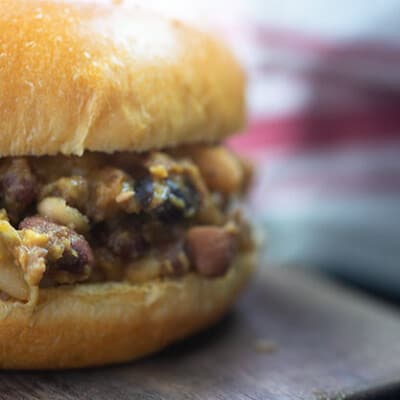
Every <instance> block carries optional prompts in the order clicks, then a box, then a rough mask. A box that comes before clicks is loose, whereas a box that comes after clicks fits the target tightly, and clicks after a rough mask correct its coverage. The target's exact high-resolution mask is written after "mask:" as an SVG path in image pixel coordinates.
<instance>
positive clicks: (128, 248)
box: [0, 146, 252, 287]
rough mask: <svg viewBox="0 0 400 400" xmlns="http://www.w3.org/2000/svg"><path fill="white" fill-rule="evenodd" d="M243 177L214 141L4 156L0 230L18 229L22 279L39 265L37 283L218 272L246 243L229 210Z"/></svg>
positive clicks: (243, 227) (240, 165)
mask: <svg viewBox="0 0 400 400" xmlns="http://www.w3.org/2000/svg"><path fill="white" fill-rule="evenodd" d="M250 173H251V170H250V168H249V167H248V165H247V164H246V163H245V162H243V161H242V160H240V159H239V158H237V157H236V156H234V155H233V154H232V153H231V152H230V151H228V150H227V149H225V148H224V147H222V146H190V147H182V148H178V149H174V150H170V151H164V152H160V151H152V152H148V153H143V154H133V153H118V154H108V155H107V154H103V153H90V152H88V153H85V154H84V155H83V156H81V157H77V156H76V157H75V156H73V157H65V156H46V157H18V158H5V159H2V160H0V208H1V212H0V222H2V225H1V227H2V228H1V232H2V235H5V236H4V237H6V236H7V235H6V233H4V232H5V230H4V226H9V227H10V228H9V229H10V230H13V232H18V236H19V237H20V238H21V241H20V242H18V243H20V245H19V247H18V248H17V247H15V248H14V250H13V251H14V253H13V254H16V257H18V260H19V261H20V263H21V265H25V267H24V268H23V269H24V271H25V275H27V274H28V275H29V273H31V274H32V273H34V272H35V271H34V268H32V265H33V266H35V265H40V266H41V270H40V271H41V272H40V273H39V272H38V271H36V272H35V273H36V275H34V276H35V279H36V282H37V284H38V285H40V286H41V287H50V286H55V285H59V284H71V283H76V282H102V281H121V280H127V281H130V282H145V281H147V280H150V279H155V278H163V277H168V276H181V275H183V274H185V273H187V272H189V271H194V272H197V273H199V274H201V275H203V276H206V277H209V278H212V277H217V276H221V275H223V274H225V273H226V271H227V269H228V268H229V265H230V264H231V262H232V259H233V257H234V256H235V254H236V253H237V252H238V251H240V250H247V249H249V248H251V245H252V243H251V238H250V234H249V229H248V226H247V224H246V223H245V222H244V221H243V219H242V217H241V216H240V213H239V212H238V211H237V210H235V204H237V203H238V199H240V197H241V195H242V194H243V193H244V192H245V191H246V187H247V184H248V181H249V176H250ZM4 224H6V225H4ZM14 229H15V231H14ZM9 236H10V235H8V237H9ZM2 237H3V236H2ZM16 249H17V250H16ZM29 263H30V264H29ZM28 264H29V265H30V266H29V265H28ZM43 266H44V267H43ZM32 271H33V272H32ZM32 276H33V275H32Z"/></svg>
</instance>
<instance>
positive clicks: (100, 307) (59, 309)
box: [0, 254, 253, 369]
mask: <svg viewBox="0 0 400 400" xmlns="http://www.w3.org/2000/svg"><path fill="white" fill-rule="evenodd" d="M252 266H253V256H252V254H242V255H240V256H238V257H237V259H236V260H235V262H234V264H233V265H232V267H231V268H230V270H229V272H228V273H227V275H225V276H224V277H221V278H216V279H207V278H204V277H201V276H199V275H197V274H189V275H187V276H185V277H183V278H181V279H175V280H172V279H169V280H163V281H154V282H150V283H148V284H142V285H129V284H125V283H107V284H90V285H85V284H80V285H75V286H72V287H63V288H55V289H44V290H41V294H40V302H39V304H38V305H37V306H36V307H35V308H33V309H29V308H28V307H26V306H23V305H20V304H15V303H14V304H13V303H8V302H4V301H0V368H8V369H34V368H41V369H50V368H51V369H54V368H76V367H87V366H94V365H103V364H108V363H115V362H121V361H128V360H132V359H134V358H138V357H141V356H144V355H146V354H149V353H153V352H155V351H157V350H160V349H161V348H163V347H165V346H166V345H168V344H169V343H171V342H173V341H175V340H178V339H182V338H184V337H186V336H188V335H189V334H192V333H194V332H196V331H198V330H200V329H202V328H204V327H206V326H207V325H209V324H211V323H213V322H215V321H216V320H217V319H218V318H220V317H221V316H222V314H223V313H224V312H225V311H226V310H227V309H228V308H229V306H230V305H231V303H232V302H233V301H234V299H235V298H236V296H237V294H238V292H239V290H240V289H241V288H242V286H243V285H244V284H245V283H246V282H247V279H248V277H249V275H250V273H251V271H252Z"/></svg>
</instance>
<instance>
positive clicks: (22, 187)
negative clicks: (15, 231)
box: [0, 158, 38, 222]
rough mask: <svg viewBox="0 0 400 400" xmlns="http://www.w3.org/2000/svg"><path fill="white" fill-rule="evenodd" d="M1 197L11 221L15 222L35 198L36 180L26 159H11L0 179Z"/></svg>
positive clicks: (36, 191)
mask: <svg viewBox="0 0 400 400" xmlns="http://www.w3.org/2000/svg"><path fill="white" fill-rule="evenodd" d="M0 184H1V185H0V186H1V197H2V200H3V203H4V207H5V208H6V210H7V212H8V215H9V217H10V219H11V221H13V222H16V221H18V219H19V218H20V217H21V214H22V213H23V212H24V211H25V210H26V209H27V208H28V207H29V206H30V205H31V204H32V202H33V201H34V200H35V198H36V196H37V193H38V190H37V186H38V182H37V179H36V177H35V175H34V174H33V173H32V171H31V169H30V167H29V164H28V161H27V160H25V159H23V158H17V159H13V160H12V161H11V163H10V165H9V167H8V168H7V169H6V171H5V172H4V174H3V176H2V177H1V179H0Z"/></svg>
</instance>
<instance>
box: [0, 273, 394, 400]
mask: <svg viewBox="0 0 400 400" xmlns="http://www.w3.org/2000/svg"><path fill="white" fill-rule="evenodd" d="M0 398H1V399H13V400H14V399H42V398H49V399H88V400H89V399H90V400H91V399H107V400H108V399H174V400H181V399H182V400H183V399H187V400H198V399H221V400H222V399H227V400H228V399H229V400H245V399H247V400H248V399H257V400H258V399H267V400H268V399H274V400H275V399H279V400H280V399H285V400H286V399H288V400H294V399H296V400H300V399H301V400H303V399H304V400H306V399H307V400H308V399H315V400H322V399H331V398H332V399H352V400H354V399H378V398H379V399H398V398H399V399H400V312H399V310H397V309H396V307H394V306H389V305H386V304H384V303H379V302H377V301H375V300H372V299H370V298H368V297H367V296H366V295H362V294H360V293H357V292H353V291H350V290H349V289H345V288H343V287H341V286H339V285H337V284H334V283H331V282H329V281H325V280H323V279H321V278H319V277H317V276H312V275H309V274H307V273H305V272H304V271H301V270H287V269H274V268H271V269H266V270H265V271H264V270H262V271H259V272H258V274H257V276H256V278H255V279H253V282H252V283H251V284H250V286H249V288H248V291H247V292H246V293H245V294H244V295H243V296H242V298H241V299H240V301H239V303H238V305H237V306H236V307H235V309H234V311H233V312H232V313H230V314H229V315H228V316H227V317H226V318H225V319H224V320H223V321H222V322H221V323H219V324H218V325H217V326H215V327H214V328H212V329H211V330H209V331H207V332H204V333H203V334H201V335H199V336H197V337H195V338H192V339H190V340H188V341H186V342H184V343H183V344H180V345H176V346H173V347H171V348H169V349H168V350H166V351H164V352H163V353H162V354H159V355H157V356H153V357H151V358H149V359H147V360H143V361H138V362H133V363H131V364H126V365H120V366H114V367H106V368H98V369H89V370H82V371H63V372H33V373H31V372H22V373H21V372H3V373H1V374H0Z"/></svg>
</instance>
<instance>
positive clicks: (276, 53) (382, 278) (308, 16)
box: [146, 0, 400, 291]
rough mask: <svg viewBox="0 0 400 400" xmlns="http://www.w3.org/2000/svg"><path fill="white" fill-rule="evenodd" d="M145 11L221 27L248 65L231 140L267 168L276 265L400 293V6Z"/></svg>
mask: <svg viewBox="0 0 400 400" xmlns="http://www.w3.org/2000/svg"><path fill="white" fill-rule="evenodd" d="M146 5H147V6H152V7H155V8H157V9H159V10H160V9H161V10H162V11H164V12H166V13H169V14H172V15H175V16H180V17H184V18H185V19H189V20H190V21H191V22H195V23H197V24H199V25H202V26H205V25H207V27H208V28H211V29H214V30H217V31H218V32H219V33H220V34H221V35H223V36H224V37H225V39H226V40H228V42H229V43H230V44H231V45H232V47H233V48H234V49H235V51H236V53H237V55H238V57H239V58H240V59H241V60H242V62H243V64H244V65H245V68H246V70H247V73H248V104H249V115H250V120H249V128H248V130H247V134H246V135H244V136H242V137H237V138H235V139H233V140H232V142H231V143H232V146H234V147H235V148H236V149H237V150H238V151H241V152H244V153H245V154H247V155H249V156H250V157H251V158H253V159H254V160H256V162H257V164H258V167H259V168H258V171H259V174H258V175H259V176H258V182H257V185H256V190H255V194H254V204H255V205H256V209H257V210H258V214H259V215H261V216H262V220H263V221H264V222H265V226H267V228H268V232H269V236H268V237H269V249H268V254H269V257H270V260H271V261H272V262H274V263H277V264H306V265H312V266H314V265H315V266H320V267H323V268H330V269H333V270H335V271H336V272H339V273H342V274H346V275H349V276H350V275H351V276H352V277H355V278H356V279H363V280H364V281H365V282H368V283H373V284H376V285H380V286H381V287H384V288H388V289H394V290H398V291H400V1H399V0H385V1H380V0H368V1H365V0H352V1H345V0H343V1H342V0H296V1H294V0H232V1H227V0H213V1H205V0H203V1H191V2H185V1H179V0H174V1H172V0H169V1H161V0H147V1H146ZM204 24H205V25H204Z"/></svg>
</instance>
